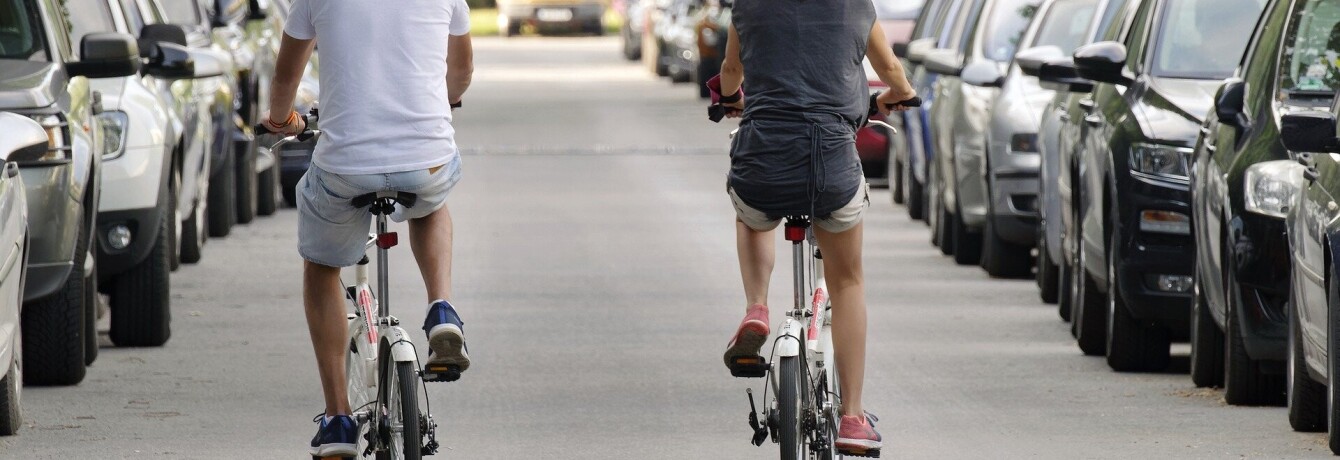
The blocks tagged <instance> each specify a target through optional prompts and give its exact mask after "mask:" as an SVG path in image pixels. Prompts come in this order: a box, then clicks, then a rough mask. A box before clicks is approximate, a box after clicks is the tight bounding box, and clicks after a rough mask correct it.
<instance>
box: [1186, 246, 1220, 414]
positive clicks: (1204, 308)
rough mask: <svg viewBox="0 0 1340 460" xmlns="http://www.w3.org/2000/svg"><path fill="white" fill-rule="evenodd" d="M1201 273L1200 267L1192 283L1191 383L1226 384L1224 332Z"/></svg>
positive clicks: (1203, 385)
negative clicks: (1218, 322) (1202, 284)
mask: <svg viewBox="0 0 1340 460" xmlns="http://www.w3.org/2000/svg"><path fill="white" fill-rule="evenodd" d="M1199 274H1200V270H1199V269H1197V270H1196V272H1195V275H1196V278H1195V279H1194V280H1193V282H1192V285H1191V383H1194V384H1196V386H1197V387H1200V388H1207V387H1218V386H1222V385H1223V384H1224V332H1223V331H1222V330H1220V329H1219V325H1218V324H1216V323H1215V322H1214V316H1212V315H1211V313H1210V305H1209V304H1208V303H1207V302H1206V300H1205V293H1204V291H1203V290H1202V288H1201V283H1200V276H1199Z"/></svg>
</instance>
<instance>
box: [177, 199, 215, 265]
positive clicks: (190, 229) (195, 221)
mask: <svg viewBox="0 0 1340 460" xmlns="http://www.w3.org/2000/svg"><path fill="white" fill-rule="evenodd" d="M204 205H205V202H204V200H201V201H199V202H197V203H196V204H195V206H192V207H191V214H190V215H188V216H186V220H184V221H182V223H181V261H182V263H187V264H194V263H198V262H200V259H201V257H202V256H203V254H204V249H205V238H206V237H207V231H206V230H207V229H206V227H208V226H209V219H207V218H206V217H205V215H206V210H204V209H200V207H201V206H204Z"/></svg>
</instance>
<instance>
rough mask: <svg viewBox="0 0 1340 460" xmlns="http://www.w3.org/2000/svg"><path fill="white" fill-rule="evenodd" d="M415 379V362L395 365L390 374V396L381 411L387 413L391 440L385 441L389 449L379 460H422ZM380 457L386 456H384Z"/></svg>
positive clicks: (380, 455)
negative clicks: (392, 372) (393, 370)
mask: <svg viewBox="0 0 1340 460" xmlns="http://www.w3.org/2000/svg"><path fill="white" fill-rule="evenodd" d="M417 377H418V373H417V372H415V368H414V363H412V362H408V361H406V362H398V363H395V373H394V374H392V380H391V381H389V382H387V384H388V385H387V386H388V391H390V392H391V394H390V396H391V397H390V398H389V399H390V400H389V401H388V402H387V404H386V406H385V408H384V410H386V413H387V417H386V420H387V425H388V427H389V430H388V431H389V432H390V438H389V439H387V441H388V442H389V445H388V446H387V447H388V448H389V449H388V450H387V451H383V452H382V453H381V454H379V455H378V456H377V458H378V459H383V458H385V459H386V460H400V459H405V460H418V459H420V458H423V450H422V446H421V445H420V444H419V442H420V441H422V440H423V438H422V436H421V435H420V433H422V430H421V428H422V427H420V426H419V422H420V419H419V381H418V378H417ZM382 454H385V456H383V455H382Z"/></svg>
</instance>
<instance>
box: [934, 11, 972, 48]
mask: <svg viewBox="0 0 1340 460" xmlns="http://www.w3.org/2000/svg"><path fill="white" fill-rule="evenodd" d="M967 8H968V5H966V4H965V0H954V2H953V3H952V4H950V5H949V8H945V11H944V13H942V14H941V15H940V18H939V19H937V20H936V24H935V30H936V32H935V33H936V38H935V47H936V48H947V47H949V42H950V37H951V36H953V33H954V30H955V29H954V24H957V23H958V18H959V16H963V14H962V13H963V10H964V9H967Z"/></svg>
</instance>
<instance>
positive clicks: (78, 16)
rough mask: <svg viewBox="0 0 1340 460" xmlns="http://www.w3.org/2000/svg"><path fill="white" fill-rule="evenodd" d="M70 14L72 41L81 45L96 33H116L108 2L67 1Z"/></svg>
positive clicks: (102, 0)
mask: <svg viewBox="0 0 1340 460" xmlns="http://www.w3.org/2000/svg"><path fill="white" fill-rule="evenodd" d="M65 5H66V8H67V9H69V11H70V14H69V18H70V40H71V41H73V42H75V43H79V40H81V39H83V38H84V36H85V35H88V34H91V33H94V32H116V24H115V23H113V22H112V11H111V9H109V8H108V6H107V1H106V0H65Z"/></svg>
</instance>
